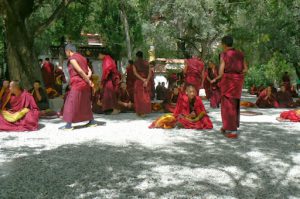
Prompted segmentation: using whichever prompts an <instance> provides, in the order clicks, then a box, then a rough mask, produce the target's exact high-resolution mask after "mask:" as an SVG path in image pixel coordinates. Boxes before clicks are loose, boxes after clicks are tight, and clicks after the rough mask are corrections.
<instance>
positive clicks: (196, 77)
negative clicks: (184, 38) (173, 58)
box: [185, 58, 204, 93]
mask: <svg viewBox="0 0 300 199" xmlns="http://www.w3.org/2000/svg"><path fill="white" fill-rule="evenodd" d="M186 64H187V71H186V73H185V85H186V86H188V85H193V86H194V87H195V89H196V91H197V93H199V90H200V89H201V86H202V85H201V84H202V72H203V70H204V63H203V62H202V61H201V60H200V59H198V58H191V59H187V60H186Z"/></svg>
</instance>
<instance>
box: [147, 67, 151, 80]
mask: <svg viewBox="0 0 300 199" xmlns="http://www.w3.org/2000/svg"><path fill="white" fill-rule="evenodd" d="M151 76H152V69H151V67H150V66H149V71H148V77H147V82H149V81H150V79H151Z"/></svg>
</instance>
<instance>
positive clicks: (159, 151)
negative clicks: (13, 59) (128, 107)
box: [0, 95, 300, 199]
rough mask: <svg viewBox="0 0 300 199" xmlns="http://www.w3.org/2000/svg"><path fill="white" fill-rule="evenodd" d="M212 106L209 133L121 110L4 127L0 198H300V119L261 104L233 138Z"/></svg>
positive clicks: (0, 146)
mask: <svg viewBox="0 0 300 199" xmlns="http://www.w3.org/2000/svg"><path fill="white" fill-rule="evenodd" d="M244 99H247V100H250V101H253V100H254V99H253V97H251V96H248V95H245V96H244ZM205 104H206V107H208V103H207V102H205ZM208 110H209V111H210V113H209V115H210V117H211V119H212V121H213V123H214V130H210V131H195V130H182V129H180V130H177V129H175V130H161V129H157V130H151V129H148V128H147V127H148V126H149V124H150V123H151V122H152V121H153V120H154V119H155V118H156V117H157V116H159V114H151V115H150V116H149V117H148V118H145V119H139V118H137V117H136V116H135V115H134V114H121V115H118V116H103V115H100V116H96V119H97V121H101V122H105V124H103V125H102V126H98V127H95V128H86V129H78V130H75V131H70V132H64V131H63V132H62V131H58V129H57V128H58V127H59V126H61V125H62V124H63V123H62V122H61V121H60V120H59V119H57V120H50V121H45V120H43V121H41V129H40V130H39V131H37V132H24V133H5V132H4V133H3V132H2V133H0V198H1V199H6V198H25V199H27V198H155V199H156V198H203V199H215V198H216V199H217V198H218V199H219V198H226V199H233V198H240V199H247V198H257V199H258V198H262V199H269V198H270V199H274V198H278V199H283V198H289V199H295V198H300V145H299V143H300V142H299V141H300V123H297V124H296V123H279V122H277V121H276V117H278V115H279V113H280V112H281V111H282V110H260V109H256V110H255V111H260V112H264V115H261V116H242V117H241V136H240V138H239V139H238V140H228V139H225V138H224V137H223V136H222V135H221V134H220V133H219V132H218V129H219V128H220V127H221V118H220V110H211V109H209V108H208ZM252 110H253V109H252Z"/></svg>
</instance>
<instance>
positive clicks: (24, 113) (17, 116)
mask: <svg viewBox="0 0 300 199" xmlns="http://www.w3.org/2000/svg"><path fill="white" fill-rule="evenodd" d="M10 91H11V94H12V96H11V98H10V101H9V104H10V110H8V111H4V110H2V111H1V114H0V131H35V130H37V129H38V126H39V108H38V106H37V105H36V103H35V101H34V99H33V97H32V95H31V94H29V93H28V92H26V91H24V90H23V89H22V87H21V85H20V83H19V82H18V81H12V82H11V83H10Z"/></svg>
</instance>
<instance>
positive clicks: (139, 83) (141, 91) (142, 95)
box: [133, 51, 151, 117]
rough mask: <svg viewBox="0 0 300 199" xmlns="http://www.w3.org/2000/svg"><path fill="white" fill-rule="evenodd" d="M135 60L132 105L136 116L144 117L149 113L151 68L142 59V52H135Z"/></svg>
mask: <svg viewBox="0 0 300 199" xmlns="http://www.w3.org/2000/svg"><path fill="white" fill-rule="evenodd" d="M136 57H137V60H136V61H135V63H134V66H133V72H134V75H135V77H136V80H135V83H134V107H135V111H136V113H137V115H138V116H141V117H144V116H145V115H147V114H149V113H151V85H150V78H151V68H150V67H149V64H148V62H147V61H145V60H144V59H143V52H141V51H139V52H137V53H136Z"/></svg>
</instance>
